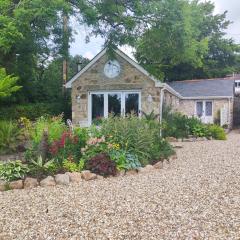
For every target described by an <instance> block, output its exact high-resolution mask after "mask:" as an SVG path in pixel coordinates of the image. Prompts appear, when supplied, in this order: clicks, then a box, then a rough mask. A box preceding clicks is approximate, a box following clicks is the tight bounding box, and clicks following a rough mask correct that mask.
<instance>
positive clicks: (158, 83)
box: [65, 48, 164, 88]
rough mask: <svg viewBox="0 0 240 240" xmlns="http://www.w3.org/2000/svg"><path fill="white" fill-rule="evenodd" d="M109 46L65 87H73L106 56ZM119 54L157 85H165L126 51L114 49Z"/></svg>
mask: <svg viewBox="0 0 240 240" xmlns="http://www.w3.org/2000/svg"><path fill="white" fill-rule="evenodd" d="M106 51H107V48H104V49H103V50H102V51H101V52H100V53H99V54H97V55H96V57H94V58H93V59H92V61H90V62H89V63H88V64H87V65H86V66H85V67H84V68H83V69H82V70H81V71H80V72H79V73H77V74H76V75H75V76H74V77H73V78H72V79H70V80H69V81H68V82H67V83H66V85H65V87H66V88H71V87H72V83H73V82H74V81H75V80H76V79H77V78H79V77H80V76H81V75H82V74H83V73H85V72H86V71H87V70H88V69H89V68H90V67H91V66H92V65H93V64H94V63H96V62H97V61H98V60H99V59H100V58H101V57H102V56H104V54H105V53H106ZM114 51H115V52H116V53H117V54H118V55H119V56H121V57H122V58H123V59H125V60H126V61H127V62H128V63H130V64H131V65H133V66H134V67H135V68H137V69H138V70H139V71H140V72H141V73H143V74H144V75H146V76H147V77H149V78H150V79H151V80H152V81H154V82H155V87H163V85H164V84H163V83H162V82H160V81H159V80H157V79H156V78H154V77H153V76H152V75H150V73H148V72H147V71H146V70H145V69H144V68H143V67H141V66H140V65H139V64H138V63H137V62H135V61H134V60H133V59H131V58H130V57H128V56H127V55H126V54H125V53H123V52H122V51H121V50H119V49H117V50H114Z"/></svg>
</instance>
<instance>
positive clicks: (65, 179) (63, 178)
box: [55, 174, 70, 185]
mask: <svg viewBox="0 0 240 240" xmlns="http://www.w3.org/2000/svg"><path fill="white" fill-rule="evenodd" d="M55 181H56V183H57V184H59V185H68V184H69V183H70V178H69V176H68V175H67V174H57V175H56V176H55Z"/></svg>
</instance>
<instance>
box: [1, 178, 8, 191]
mask: <svg viewBox="0 0 240 240" xmlns="http://www.w3.org/2000/svg"><path fill="white" fill-rule="evenodd" d="M6 184H7V183H6V182H5V181H3V180H0V192H1V191H5V190H6Z"/></svg>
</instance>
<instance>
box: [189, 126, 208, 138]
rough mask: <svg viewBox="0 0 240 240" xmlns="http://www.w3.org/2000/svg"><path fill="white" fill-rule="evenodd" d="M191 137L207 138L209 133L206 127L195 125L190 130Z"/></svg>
mask: <svg viewBox="0 0 240 240" xmlns="http://www.w3.org/2000/svg"><path fill="white" fill-rule="evenodd" d="M191 133H192V135H194V136H195V137H209V131H208V127H207V125H204V124H196V125H195V126H193V127H192V129H191Z"/></svg>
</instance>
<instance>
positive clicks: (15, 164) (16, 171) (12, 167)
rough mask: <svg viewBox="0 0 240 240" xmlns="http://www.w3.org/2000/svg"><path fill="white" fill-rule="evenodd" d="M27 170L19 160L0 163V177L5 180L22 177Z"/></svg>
mask: <svg viewBox="0 0 240 240" xmlns="http://www.w3.org/2000/svg"><path fill="white" fill-rule="evenodd" d="M28 172H29V168H28V167H27V165H24V164H22V162H21V161H12V162H7V163H0V179H2V180H4V181H7V182H10V181H14V180H18V179H23V178H24V177H25V176H26V174H27V173H28Z"/></svg>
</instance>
